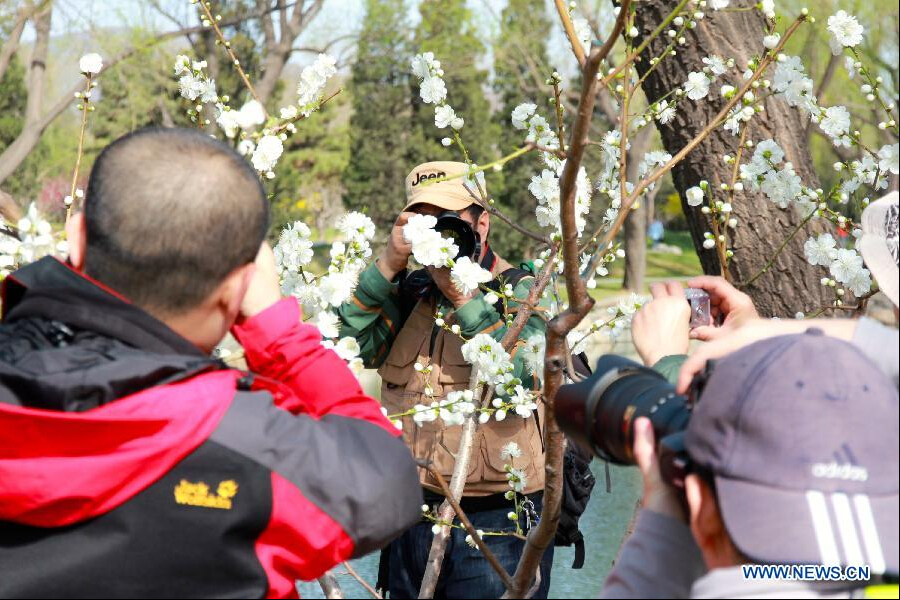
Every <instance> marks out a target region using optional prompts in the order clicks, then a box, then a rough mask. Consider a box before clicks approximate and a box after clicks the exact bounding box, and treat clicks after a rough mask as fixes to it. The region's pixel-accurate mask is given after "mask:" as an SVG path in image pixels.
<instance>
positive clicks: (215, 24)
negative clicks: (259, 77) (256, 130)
mask: <svg viewBox="0 0 900 600" xmlns="http://www.w3.org/2000/svg"><path fill="white" fill-rule="evenodd" d="M198 4H199V5H200V8H202V9H203V12H204V13H206V19H207V20H208V21H209V24H210V26H211V27H212V28H213V31H215V33H216V37H217V38H218V40H219V44H221V45H222V47H223V48H224V49H225V52H226V54H228V58H230V59H231V64H232V66H234V68H235V69H237V72H238V74H239V75H240V76H241V80H242V81H243V82H244V86H245V87H246V88H247V91H249V92H250V95H251V96H253V99H254V100H256V101H257V102H259V105H260V106H261V107H262V110H263V114H264V115H265V116H266V118H267V119H268V118H269V113H268V112H267V111H266V107H265V105H264V104H263V103H262V102H260V100H259V96H257V95H256V90H255V89H253V84H252V83H250V79H249V78H248V77H247V74H246V73H245V72H244V69H243V68H242V67H241V61H240V60H238V57H237V55H236V54H235V53H234V50H232V49H231V42H229V41H228V40H226V39H225V34H224V33H222V30H221V29H220V28H219V23H218V22H217V21H216V18H215V17H214V16H213V14H212V12H210V10H209V3H208V2H206V0H200V2H198Z"/></svg>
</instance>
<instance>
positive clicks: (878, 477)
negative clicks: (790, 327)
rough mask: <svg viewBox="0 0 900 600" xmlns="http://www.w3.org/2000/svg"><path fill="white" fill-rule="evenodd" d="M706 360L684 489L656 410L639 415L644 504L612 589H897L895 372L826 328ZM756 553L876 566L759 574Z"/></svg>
mask: <svg viewBox="0 0 900 600" xmlns="http://www.w3.org/2000/svg"><path fill="white" fill-rule="evenodd" d="M708 370H709V371H710V375H709V378H708V381H707V384H706V386H705V387H704V389H703V390H702V392H701V393H700V396H699V399H698V400H697V402H696V404H695V406H694V409H693V413H692V415H691V420H690V423H689V425H688V428H687V430H686V432H685V434H684V443H685V448H686V451H687V454H688V456H689V467H688V471H689V474H688V475H687V476H686V478H685V481H684V490H683V492H678V491H676V490H675V488H673V487H671V486H669V485H668V484H666V483H665V482H663V480H662V477H661V475H660V471H659V466H658V463H657V459H656V455H655V448H654V440H653V430H652V427H651V426H650V422H649V421H648V420H646V419H643V418H642V419H638V420H637V421H636V423H635V442H634V454H635V458H636V460H637V463H638V465H639V467H640V468H641V471H642V474H643V477H644V494H643V509H642V510H641V511H640V513H639V515H638V519H637V522H636V524H635V529H634V533H633V534H632V536H631V537H630V538H629V539H628V540H627V541H626V542H625V544H624V545H623V547H622V550H621V553H620V555H619V559H618V560H617V561H616V564H615V567H614V568H613V570H612V572H611V573H610V575H609V577H608V578H607V580H606V583H605V585H604V589H603V592H602V597H604V598H620V597H623V598H624V597H643V598H651V597H652V598H686V597H695V598H824V597H828V598H840V597H894V598H896V597H897V586H896V582H897V573H898V554H900V552H898V527H900V523H898V513H900V504H898V489H900V485H898V454H900V450H898V439H900V431H898V421H900V415H898V406H900V403H898V397H897V390H896V389H895V388H894V386H893V385H892V383H891V382H890V380H889V379H888V377H887V376H886V375H885V374H884V373H882V372H881V371H880V370H879V369H878V368H877V367H876V366H875V365H874V364H873V363H872V362H871V361H870V360H868V359H867V358H866V357H865V356H864V355H863V353H862V352H861V351H860V350H859V349H858V348H856V347H855V346H853V345H851V344H848V343H846V342H844V341H841V340H837V339H834V338H831V337H827V336H824V335H823V334H822V332H821V331H820V330H816V329H813V330H810V331H808V332H806V333H802V334H793V335H787V336H779V337H773V338H769V339H765V340H762V341H759V342H756V343H754V344H752V345H749V346H747V347H744V348H742V349H740V350H739V351H737V352H735V353H733V354H731V355H729V356H726V357H725V358H722V359H720V360H718V361H717V362H715V363H714V364H712V365H710V366H709V369H708ZM682 493H683V496H682V495H681V494H682ZM685 507H686V509H687V510H685ZM747 565H825V566H837V567H840V568H844V567H850V566H852V567H862V566H868V567H869V569H870V579H869V580H867V581H791V580H786V579H773V578H762V577H759V578H753V577H752V576H748V575H747V573H748V571H746V570H745V567H746V566H747ZM751 568H752V567H751ZM883 594H887V595H883Z"/></svg>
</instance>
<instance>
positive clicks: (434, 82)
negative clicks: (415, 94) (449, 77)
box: [419, 77, 447, 104]
mask: <svg viewBox="0 0 900 600" xmlns="http://www.w3.org/2000/svg"><path fill="white" fill-rule="evenodd" d="M419 96H420V97H421V98H422V102H424V103H425V104H440V103H441V102H443V101H444V100H445V99H446V98H447V86H446V85H445V84H444V80H443V79H441V78H440V77H426V78H425V79H423V80H422V85H421V86H420V87H419Z"/></svg>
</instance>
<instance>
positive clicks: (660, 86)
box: [635, 0, 828, 316]
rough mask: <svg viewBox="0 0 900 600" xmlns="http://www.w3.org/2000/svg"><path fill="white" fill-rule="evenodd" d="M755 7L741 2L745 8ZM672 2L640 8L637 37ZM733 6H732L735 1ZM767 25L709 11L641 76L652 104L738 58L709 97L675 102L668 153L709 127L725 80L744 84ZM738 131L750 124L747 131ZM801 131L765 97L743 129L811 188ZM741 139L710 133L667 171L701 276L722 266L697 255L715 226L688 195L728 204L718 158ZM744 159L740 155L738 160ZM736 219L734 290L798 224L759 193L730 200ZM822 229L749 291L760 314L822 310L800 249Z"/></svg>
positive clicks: (792, 247)
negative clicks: (777, 151)
mask: <svg viewBox="0 0 900 600" xmlns="http://www.w3.org/2000/svg"><path fill="white" fill-rule="evenodd" d="M751 3H752V2H747V1H745V2H742V3H741V4H743V5H744V8H746V7H749V6H750V4H751ZM676 4H677V2H676V1H675V0H648V1H646V2H640V3H638V4H637V5H636V6H637V13H636V18H635V25H636V26H637V27H638V30H639V31H640V35H641V36H646V35H649V33H650V32H651V31H653V29H654V28H655V27H656V26H657V25H658V24H659V23H660V22H661V20H662V19H663V18H665V17H666V16H667V15H668V14H669V13H670V12H671V10H672V9H673V8H674V6H675V5H676ZM732 5H734V3H733V4H732ZM764 27H765V18H764V17H763V15H762V14H761V13H760V11H758V10H752V9H751V10H744V11H740V12H734V11H728V12H726V11H722V12H717V13H713V12H712V11H707V16H706V17H705V18H704V19H703V20H701V21H699V22H698V24H697V27H696V28H695V29H693V30H687V31H686V32H685V34H684V35H685V37H687V38H688V41H687V43H686V44H683V45H679V46H678V47H677V48H678V49H677V52H678V55H677V56H676V57H669V58H667V59H666V60H664V61H662V62H661V63H660V64H659V66H657V68H656V69H654V70H653V72H652V73H650V75H649V76H648V77H647V78H646V80H645V81H644V83H643V85H642V87H643V89H644V93H645V94H646V95H647V99H648V101H649V102H655V101H657V100H658V99H660V98H661V97H662V96H663V95H664V94H666V93H667V92H669V91H671V90H673V89H676V88H678V87H681V86H682V85H683V83H684V82H685V81H687V78H688V74H689V73H691V72H692V71H701V70H702V69H703V67H704V66H705V65H704V64H703V62H702V59H703V58H704V57H706V56H709V55H713V54H715V55H718V56H720V57H722V58H726V59H727V58H734V59H735V62H736V63H737V66H736V68H735V69H732V70H730V71H729V72H728V73H726V74H725V75H723V76H720V77H719V80H718V81H717V82H716V83H714V84H713V85H712V86H711V89H710V94H709V97H707V98H705V99H703V100H699V101H696V102H694V101H691V100H688V99H686V98H685V99H684V100H682V101H681V102H679V104H678V112H677V116H676V117H675V119H673V121H671V122H670V123H668V124H667V125H661V124H658V123H657V129H658V130H659V132H660V135H661V136H662V141H663V145H664V146H665V148H666V150H667V151H668V152H670V153H672V154H675V153H676V152H677V151H678V150H680V149H681V148H683V147H684V146H685V144H687V143H688V142H689V141H690V140H691V139H692V138H693V137H695V136H696V135H697V133H698V132H699V131H700V130H701V129H702V128H703V127H704V126H706V124H708V123H709V122H710V121H711V120H712V118H713V117H714V116H715V115H716V114H717V112H718V111H719V110H720V109H721V108H722V106H723V105H724V104H725V101H724V100H723V99H722V98H721V97H720V96H719V94H718V89H719V87H720V85H722V84H723V83H725V81H726V79H727V80H728V82H729V83H731V84H732V85H735V87H739V86H740V84H741V83H742V80H741V79H740V75H739V73H740V72H741V71H742V70H743V69H744V68H745V67H746V65H747V62H748V60H749V59H750V58H751V57H753V56H759V55H762V54H763V52H764V51H765V49H764V48H763V46H762V36H763V33H764V31H765V29H764ZM667 43H668V39H667V38H666V36H660V37H659V38H657V39H655V40H653V42H651V44H650V46H649V48H648V50H647V51H646V52H645V53H644V55H643V57H642V58H643V60H641V61H640V62H638V63H637V64H636V66H637V69H638V71H639V73H641V75H643V74H645V73H646V72H647V70H648V69H649V68H650V64H649V58H650V57H653V56H659V55H660V54H661V52H662V50H663V48H664V47H665V46H666V45H667ZM743 126H745V127H746V126H748V125H747V124H744V125H743ZM805 129H806V128H805V125H804V123H803V121H802V118H801V116H800V113H799V112H797V111H796V110H794V109H791V108H790V107H788V106H787V105H786V104H785V103H784V102H783V101H781V100H780V99H774V98H769V99H767V100H766V102H765V112H763V113H762V114H758V115H757V116H755V117H754V118H753V119H752V121H751V122H750V124H749V131H748V136H747V139H750V140H753V141H754V142H759V141H762V140H765V139H769V138H772V139H775V140H776V141H777V142H778V144H779V145H780V146H781V147H782V148H783V149H784V151H785V160H787V161H790V162H791V163H793V165H794V169H795V171H796V172H797V173H798V174H799V175H800V177H801V178H802V179H803V183H804V184H805V185H807V186H808V187H811V188H816V187H818V183H819V182H818V178H817V177H816V174H815V172H814V170H813V165H812V160H811V158H810V154H809V149H808V148H807V146H806V137H805V135H804V134H805ZM738 140H739V138H738V136H733V135H732V134H731V133H730V132H727V131H725V130H723V129H718V130H716V131H715V132H714V133H713V134H712V135H710V136H709V137H708V138H707V139H706V140H705V141H703V143H701V144H700V145H699V146H698V147H697V148H696V149H695V150H694V151H693V152H691V153H690V154H689V155H688V156H687V157H686V158H685V159H684V160H683V161H681V162H680V163H679V164H678V165H676V166H675V168H673V169H672V180H673V182H674V185H675V188H676V189H677V190H678V192H679V193H680V194H681V204H682V207H683V209H684V213H685V216H686V217H687V221H688V224H689V226H690V230H691V237H692V238H693V242H694V247H695V248H696V249H697V254H698V255H699V257H700V263H701V265H702V267H703V271H704V272H705V273H710V274H716V275H718V274H721V273H722V269H721V265H720V263H719V260H718V257H717V253H716V251H715V249H713V250H705V249H704V248H703V240H704V238H703V234H704V232H707V231H712V228H711V223H710V221H709V219H708V218H707V216H706V215H703V213H702V212H701V210H700V207H690V206H688V205H687V202H686V201H685V191H686V190H687V189H688V188H690V187H692V186H695V185H698V184H699V182H700V181H701V180H706V181H708V182H709V183H710V186H711V187H713V188H714V190H715V193H717V194H718V196H717V198H719V199H723V200H724V199H725V198H724V195H723V194H722V192H719V191H718V186H719V184H720V183H729V184H730V183H731V180H732V169H733V166H732V165H726V164H725V163H724V161H723V160H722V156H723V155H724V154H730V155H731V156H735V153H736V151H737V147H738ZM742 160H743V161H746V157H744V158H743V159H742ZM732 204H733V209H734V213H733V216H735V217H737V219H738V227H737V228H736V229H733V230H731V233H732V237H731V241H732V244H731V249H732V250H733V251H734V257H733V259H732V261H731V262H730V265H729V271H730V274H731V275H732V277H733V279H734V281H735V283H736V284H738V285H740V283H741V282H745V281H749V280H750V279H751V278H752V277H753V276H754V275H756V274H757V273H758V272H759V271H760V270H762V268H763V267H764V265H765V264H766V262H768V260H769V259H770V258H771V257H773V256H774V255H775V254H776V251H777V248H778V246H779V245H780V244H781V242H782V241H783V240H784V239H785V238H786V237H788V236H789V235H790V234H791V233H792V232H793V231H794V230H795V228H796V227H797V226H798V225H799V223H800V222H801V221H802V219H803V216H802V215H800V214H799V211H797V210H796V209H795V208H793V207H792V208H790V209H787V210H784V209H780V208H778V207H777V206H775V205H774V204H773V203H772V202H771V201H769V200H768V199H767V198H766V197H765V196H764V195H763V194H761V193H755V192H752V191H750V190H749V186H748V188H747V189H745V191H744V192H742V193H737V194H736V195H735V198H734V202H733V203H732ZM821 229H822V225H821V224H818V223H815V224H807V225H806V226H804V227H803V228H802V229H801V230H800V231H799V232H798V234H797V235H796V236H794V238H793V239H792V240H791V241H790V242H789V243H788V244H787V245H786V247H785V249H784V251H783V252H781V254H779V255H778V257H777V259H776V260H775V262H774V264H773V265H772V267H771V268H770V269H769V270H768V271H767V272H766V273H765V274H764V275H762V276H761V277H759V278H758V279H757V280H756V281H755V282H754V283H753V284H751V285H748V286H746V288H745V291H746V292H747V293H748V294H750V296H751V297H752V298H753V301H754V303H755V304H756V307H757V309H758V310H759V312H760V314H762V315H764V316H793V315H794V314H796V313H797V312H798V311H800V310H804V311H808V310H812V309H815V308H818V307H820V306H823V305H825V304H827V303H828V298H827V296H826V294H825V290H824V288H823V287H822V286H821V285H820V283H819V277H818V276H817V275H816V274H815V272H814V270H813V269H810V268H809V267H808V265H807V263H806V261H805V259H804V256H803V243H804V241H805V240H806V238H807V237H808V235H810V234H812V233H815V232H818V231H820V230H821Z"/></svg>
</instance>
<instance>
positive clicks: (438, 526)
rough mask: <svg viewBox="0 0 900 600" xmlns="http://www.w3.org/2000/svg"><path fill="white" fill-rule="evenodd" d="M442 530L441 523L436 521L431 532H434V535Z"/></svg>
mask: <svg viewBox="0 0 900 600" xmlns="http://www.w3.org/2000/svg"><path fill="white" fill-rule="evenodd" d="M440 532H441V526H440V525H438V524H437V523H435V524H434V525H432V526H431V533H433V534H434V535H438V534H439V533H440Z"/></svg>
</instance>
